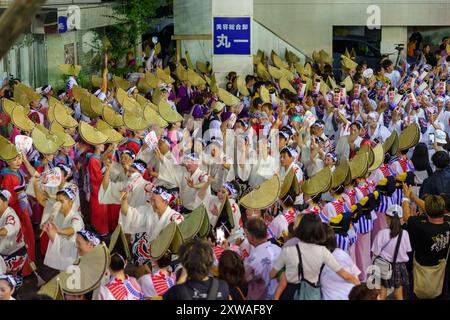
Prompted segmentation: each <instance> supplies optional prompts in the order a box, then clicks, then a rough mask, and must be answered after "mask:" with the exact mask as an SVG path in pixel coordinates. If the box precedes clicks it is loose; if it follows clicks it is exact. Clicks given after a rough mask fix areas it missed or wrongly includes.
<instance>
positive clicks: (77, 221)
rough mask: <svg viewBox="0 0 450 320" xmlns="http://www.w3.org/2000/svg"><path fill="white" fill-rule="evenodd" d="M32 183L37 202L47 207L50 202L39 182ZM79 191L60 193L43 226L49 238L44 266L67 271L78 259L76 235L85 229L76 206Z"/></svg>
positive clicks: (63, 191)
mask: <svg viewBox="0 0 450 320" xmlns="http://www.w3.org/2000/svg"><path fill="white" fill-rule="evenodd" d="M31 181H32V183H33V185H34V191H35V194H36V199H37V201H38V202H39V204H40V205H41V206H43V207H46V206H47V201H48V200H47V199H46V197H45V196H44V193H43V192H42V190H41V188H40V187H39V181H38V180H37V179H35V178H33V179H32V180H31ZM77 191H78V190H76V191H75V190H73V189H72V188H64V189H62V190H60V191H58V192H57V193H56V201H57V202H55V204H54V205H53V207H52V212H51V213H50V216H49V219H48V220H47V221H45V222H44V224H43V226H42V230H43V232H45V233H47V235H48V237H49V243H48V247H47V252H46V254H45V259H44V264H45V265H47V266H49V267H51V268H54V269H57V270H60V271H62V270H65V269H67V267H69V266H70V265H71V264H72V263H73V262H74V261H75V260H76V259H77V257H78V254H77V247H76V233H77V232H78V231H80V230H82V229H83V228H84V223H83V219H82V218H81V216H80V214H79V212H78V210H77V208H76V207H75V205H74V201H75V199H76V193H77Z"/></svg>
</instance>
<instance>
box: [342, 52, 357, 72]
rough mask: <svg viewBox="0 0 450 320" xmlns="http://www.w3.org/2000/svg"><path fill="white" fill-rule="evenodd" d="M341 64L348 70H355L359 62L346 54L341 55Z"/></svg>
mask: <svg viewBox="0 0 450 320" xmlns="http://www.w3.org/2000/svg"><path fill="white" fill-rule="evenodd" d="M341 66H342V67H343V68H345V69H348V70H354V69H356V67H357V66H358V64H357V63H356V62H355V61H353V60H352V59H350V58H348V57H346V56H344V55H341Z"/></svg>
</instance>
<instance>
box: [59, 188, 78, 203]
mask: <svg viewBox="0 0 450 320" xmlns="http://www.w3.org/2000/svg"><path fill="white" fill-rule="evenodd" d="M58 194H64V195H66V196H67V198H69V199H70V200H74V199H75V198H76V196H77V195H76V193H75V191H73V190H72V188H64V189H62V190H60V191H58Z"/></svg>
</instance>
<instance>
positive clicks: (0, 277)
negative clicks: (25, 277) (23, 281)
mask: <svg viewBox="0 0 450 320" xmlns="http://www.w3.org/2000/svg"><path fill="white" fill-rule="evenodd" d="M0 280H5V281H6V282H8V283H9V284H10V285H11V286H12V287H13V288H15V287H17V282H16V279H14V277H13V276H10V275H8V274H3V275H0Z"/></svg>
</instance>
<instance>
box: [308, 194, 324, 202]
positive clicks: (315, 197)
mask: <svg viewBox="0 0 450 320" xmlns="http://www.w3.org/2000/svg"><path fill="white" fill-rule="evenodd" d="M321 199H322V194H321V193H319V194H316V195H315V196H312V197H311V201H312V202H314V203H319V202H320V200H321Z"/></svg>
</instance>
